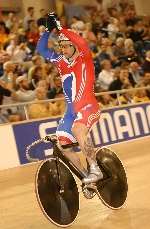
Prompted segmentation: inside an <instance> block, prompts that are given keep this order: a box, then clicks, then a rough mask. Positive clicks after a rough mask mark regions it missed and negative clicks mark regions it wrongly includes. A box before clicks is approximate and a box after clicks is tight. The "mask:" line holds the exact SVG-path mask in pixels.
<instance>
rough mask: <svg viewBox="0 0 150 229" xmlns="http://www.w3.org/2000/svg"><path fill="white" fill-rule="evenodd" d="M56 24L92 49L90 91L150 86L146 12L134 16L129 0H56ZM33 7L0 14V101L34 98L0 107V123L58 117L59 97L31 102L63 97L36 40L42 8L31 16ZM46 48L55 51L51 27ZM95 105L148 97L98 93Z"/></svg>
mask: <svg viewBox="0 0 150 229" xmlns="http://www.w3.org/2000/svg"><path fill="white" fill-rule="evenodd" d="M57 3H58V4H57V5H56V12H57V14H58V16H59V19H60V21H61V24H62V25H63V26H64V27H67V28H71V29H73V30H74V31H77V32H78V33H79V34H80V35H81V36H83V37H84V38H85V39H86V40H87V42H88V44H89V48H90V49H91V52H92V56H93V63H94V66H95V79H96V80H95V92H96V93H99V92H107V91H116V90H121V89H132V88H139V87H145V86H150V16H137V14H136V11H135V6H134V4H133V3H132V1H131V0H114V1H110V2H109V5H107V6H106V5H104V1H103V0H95V2H93V5H91V6H89V5H88V6H86V5H85V6H84V7H83V6H81V5H76V4H74V3H73V2H72V1H71V0H66V1H62V0H60V1H57ZM35 10H36V9H34V7H33V6H30V7H28V9H27V11H26V15H25V17H24V18H21V17H19V16H18V15H17V14H15V13H12V12H10V13H8V14H4V13H3V12H1V13H0V105H4V104H15V103H21V102H30V101H34V102H35V103H34V104H29V105H28V106H27V107H26V110H24V108H23V106H14V107H10V108H9V109H8V108H1V109H0V123H4V122H15V121H21V120H24V119H25V114H26V113H27V114H28V117H29V118H30V119H33V118H45V117H51V116H55V115H62V114H63V112H64V110H65V102H64V101H63V100H61V101H57V102H51V101H49V102H44V103H36V101H39V100H46V99H54V98H61V97H63V90H62V85H61V80H60V77H59V73H58V71H57V69H56V67H55V66H54V65H53V64H52V63H50V62H47V61H45V60H44V59H43V58H42V57H41V56H40V55H39V54H38V53H37V50H36V44H37V41H38V39H39V38H40V36H41V35H42V33H43V32H44V30H45V27H44V25H43V24H44V22H45V17H46V15H47V13H48V12H47V11H46V9H44V8H43V9H41V10H40V14H41V16H40V17H39V18H35V16H34V14H35ZM48 47H49V48H54V49H55V50H56V51H57V52H59V51H60V50H59V45H58V40H57V36H56V34H55V31H54V32H52V33H51V34H50V37H49V43H48ZM98 101H99V104H100V107H108V106H115V105H120V104H128V103H135V102H144V101H150V91H149V90H145V89H144V90H138V89H137V90H134V91H131V92H128V93H127V92H126V93H123V94H121V95H120V96H119V97H118V98H117V97H116V94H108V93H104V95H101V96H98Z"/></svg>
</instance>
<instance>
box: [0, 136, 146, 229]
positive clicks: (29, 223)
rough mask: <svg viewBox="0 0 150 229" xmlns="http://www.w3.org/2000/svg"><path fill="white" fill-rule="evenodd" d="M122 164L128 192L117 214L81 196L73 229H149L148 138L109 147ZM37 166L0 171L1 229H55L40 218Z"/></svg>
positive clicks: (93, 200) (31, 165)
mask: <svg viewBox="0 0 150 229" xmlns="http://www.w3.org/2000/svg"><path fill="white" fill-rule="evenodd" d="M111 148H112V149H114V150H116V152H117V154H118V156H119V157H120V159H121V160H122V162H123V164H124V166H125V168H126V171H127V176H128V184H129V192H128V198H127V201H126V204H125V205H124V207H123V208H122V209H120V210H111V209H109V208H107V207H106V206H104V205H103V204H102V203H101V201H100V200H99V199H98V197H97V196H96V197H94V198H93V199H92V200H87V199H85V198H84V197H83V195H82V193H80V212H79V215H78V217H77V219H76V221H75V222H74V223H73V225H72V226H71V227H70V228H72V229H141V228H143V229H149V228H150V220H149V218H150V137H146V138H143V139H138V140H135V141H130V142H125V143H119V144H116V145H112V146H111ZM37 167H38V163H36V164H30V165H27V166H22V167H18V168H13V169H8V170H3V171H0V228H1V229H54V228H57V227H56V226H55V225H53V224H52V223H50V222H49V221H48V220H47V219H46V218H45V217H44V215H43V214H42V212H41V210H40V208H39V206H38V203H37V201H36V196H35V193H34V180H35V173H36V169H37Z"/></svg>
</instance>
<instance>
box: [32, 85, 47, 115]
mask: <svg viewBox="0 0 150 229" xmlns="http://www.w3.org/2000/svg"><path fill="white" fill-rule="evenodd" d="M46 94H47V91H46V90H45V88H43V87H37V88H36V89H35V99H34V100H33V101H34V102H36V101H41V100H45V99H46V98H47V97H46ZM28 115H29V118H30V119H35V118H46V117H49V105H48V103H46V102H43V103H33V104H31V105H29V106H28Z"/></svg>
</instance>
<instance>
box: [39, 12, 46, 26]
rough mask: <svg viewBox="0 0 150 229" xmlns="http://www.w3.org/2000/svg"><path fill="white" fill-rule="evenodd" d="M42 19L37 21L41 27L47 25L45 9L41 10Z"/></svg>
mask: <svg viewBox="0 0 150 229" xmlns="http://www.w3.org/2000/svg"><path fill="white" fill-rule="evenodd" d="M40 14H41V16H40V18H38V19H37V25H38V26H41V25H45V21H46V20H45V19H46V10H45V9H40Z"/></svg>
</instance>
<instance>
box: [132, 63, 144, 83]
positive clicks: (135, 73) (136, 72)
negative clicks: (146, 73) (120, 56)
mask: <svg viewBox="0 0 150 229" xmlns="http://www.w3.org/2000/svg"><path fill="white" fill-rule="evenodd" d="M129 72H130V77H131V79H132V85H133V86H135V85H136V84H138V82H139V81H140V79H141V76H142V71H141V69H140V66H139V64H138V63H137V62H131V63H130V65H129Z"/></svg>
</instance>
